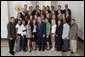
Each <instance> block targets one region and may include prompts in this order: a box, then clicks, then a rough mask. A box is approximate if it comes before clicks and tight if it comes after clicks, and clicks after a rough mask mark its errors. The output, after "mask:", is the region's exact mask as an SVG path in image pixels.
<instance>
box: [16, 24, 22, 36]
mask: <svg viewBox="0 0 85 57" xmlns="http://www.w3.org/2000/svg"><path fill="white" fill-rule="evenodd" d="M16 28H17V29H18V31H17V34H21V26H20V25H19V24H17V25H16Z"/></svg>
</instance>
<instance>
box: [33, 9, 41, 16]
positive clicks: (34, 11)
mask: <svg viewBox="0 0 85 57" xmlns="http://www.w3.org/2000/svg"><path fill="white" fill-rule="evenodd" d="M36 11H37V10H36V9H35V10H33V13H32V14H33V15H35V13H36ZM39 12H40V10H39ZM39 12H38V16H40V13H39Z"/></svg>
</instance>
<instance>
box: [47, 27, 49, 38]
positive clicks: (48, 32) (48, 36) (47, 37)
mask: <svg viewBox="0 0 85 57" xmlns="http://www.w3.org/2000/svg"><path fill="white" fill-rule="evenodd" d="M49 35H50V25H49V32H48V35H47V38H48V37H49Z"/></svg>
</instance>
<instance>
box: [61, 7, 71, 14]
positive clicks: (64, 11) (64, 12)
mask: <svg viewBox="0 0 85 57" xmlns="http://www.w3.org/2000/svg"><path fill="white" fill-rule="evenodd" d="M67 10H68V11H69V15H71V10H70V9H69V8H68V9H67ZM62 13H63V14H66V9H64V10H63V12H62Z"/></svg>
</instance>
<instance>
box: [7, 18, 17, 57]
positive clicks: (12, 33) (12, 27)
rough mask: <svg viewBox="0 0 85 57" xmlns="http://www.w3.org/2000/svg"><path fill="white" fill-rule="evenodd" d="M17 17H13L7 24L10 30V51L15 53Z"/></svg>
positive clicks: (12, 53)
mask: <svg viewBox="0 0 85 57" xmlns="http://www.w3.org/2000/svg"><path fill="white" fill-rule="evenodd" d="M14 22H15V18H14V17H11V18H10V22H9V23H8V25H7V30H8V42H9V53H10V54H11V55H14V51H13V50H14V43H15V38H16V28H15V24H14Z"/></svg>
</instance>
